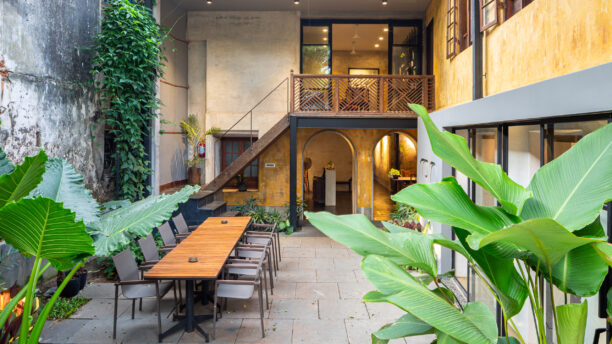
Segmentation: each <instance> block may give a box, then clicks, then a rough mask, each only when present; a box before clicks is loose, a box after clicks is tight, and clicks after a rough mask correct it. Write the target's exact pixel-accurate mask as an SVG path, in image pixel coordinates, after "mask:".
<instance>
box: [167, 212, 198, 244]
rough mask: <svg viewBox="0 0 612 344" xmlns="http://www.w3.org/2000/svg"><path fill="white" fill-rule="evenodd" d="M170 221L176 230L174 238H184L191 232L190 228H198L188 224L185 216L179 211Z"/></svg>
mask: <svg viewBox="0 0 612 344" xmlns="http://www.w3.org/2000/svg"><path fill="white" fill-rule="evenodd" d="M172 223H174V228H176V231H177V234H176V238H177V239H179V238H180V240H182V239H184V238H186V237H187V236H189V234H191V231H192V230H194V229H196V228H198V226H197V225H194V226H188V225H187V221H185V218H184V217H183V214H182V213H179V214H178V215H176V216H174V217H173V218H172Z"/></svg>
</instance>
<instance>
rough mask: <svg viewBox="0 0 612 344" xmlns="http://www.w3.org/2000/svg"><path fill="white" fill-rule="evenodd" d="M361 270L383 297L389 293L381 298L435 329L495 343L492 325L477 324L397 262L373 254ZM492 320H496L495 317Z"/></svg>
mask: <svg viewBox="0 0 612 344" xmlns="http://www.w3.org/2000/svg"><path fill="white" fill-rule="evenodd" d="M361 267H362V269H363V272H364V274H365V275H366V277H367V279H368V280H369V281H370V282H371V283H372V284H373V285H374V286H375V287H376V288H378V289H379V290H380V291H381V293H382V294H387V295H379V297H380V298H384V299H385V300H386V301H387V302H390V303H392V304H394V305H396V306H398V307H400V308H402V309H403V310H405V311H406V312H408V313H410V314H412V315H414V316H415V317H416V318H418V319H420V320H422V321H423V322H425V323H427V324H429V325H430V326H432V327H433V328H436V329H439V330H440V331H442V332H444V333H447V334H449V335H451V336H452V337H453V338H456V339H457V340H461V341H464V342H468V343H475V344H478V343H494V342H495V340H496V336H495V335H493V336H491V334H490V333H489V326H488V323H487V324H482V323H475V322H474V321H473V320H472V319H471V318H469V317H467V316H466V315H465V314H463V313H461V312H460V311H459V310H458V309H457V308H455V307H453V306H452V305H450V304H449V303H448V302H447V301H446V300H444V299H443V298H442V297H440V296H438V295H436V294H434V293H433V292H432V291H430V290H429V289H427V288H426V287H425V286H423V285H422V284H421V283H419V282H418V281H417V280H416V279H415V278H414V277H413V276H412V275H411V274H410V273H408V272H407V271H406V270H404V269H402V268H400V267H399V266H398V265H396V264H395V263H394V262H393V261H391V260H389V259H387V258H385V257H381V256H376V255H370V256H367V257H366V258H364V260H363V261H362V263H361ZM480 320H482V318H481V319H480ZM490 321H493V322H494V321H495V320H494V318H493V317H492V316H491V320H490Z"/></svg>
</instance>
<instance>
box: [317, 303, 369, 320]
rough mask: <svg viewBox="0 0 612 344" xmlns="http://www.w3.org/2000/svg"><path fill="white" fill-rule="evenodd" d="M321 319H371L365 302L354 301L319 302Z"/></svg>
mask: <svg viewBox="0 0 612 344" xmlns="http://www.w3.org/2000/svg"><path fill="white" fill-rule="evenodd" d="M319 319H329V320H339V319H369V317H368V311H367V309H366V306H365V304H364V303H363V302H361V301H359V300H357V299H352V300H332V299H329V300H322V301H320V302H319Z"/></svg>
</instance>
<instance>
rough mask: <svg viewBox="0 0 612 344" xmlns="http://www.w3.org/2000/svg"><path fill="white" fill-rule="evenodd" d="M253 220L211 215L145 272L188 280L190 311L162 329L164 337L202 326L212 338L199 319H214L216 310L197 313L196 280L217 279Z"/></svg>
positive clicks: (156, 277) (159, 277) (157, 277)
mask: <svg viewBox="0 0 612 344" xmlns="http://www.w3.org/2000/svg"><path fill="white" fill-rule="evenodd" d="M250 223H251V217H250V216H239V217H209V218H208V219H206V221H204V222H202V224H201V225H200V226H198V228H197V229H195V230H194V231H193V232H191V234H190V235H189V236H188V237H187V238H185V239H184V240H182V241H181V242H180V244H178V245H177V246H176V247H175V248H174V249H173V250H172V251H170V252H169V253H168V254H167V255H166V256H164V257H163V258H162V259H161V260H160V261H159V262H158V263H157V264H155V265H154V266H153V268H151V269H150V270H149V271H147V272H146V273H145V274H144V278H145V279H147V280H185V281H186V284H187V286H186V315H185V317H184V318H183V319H182V320H181V321H180V322H179V323H178V324H176V325H174V326H173V327H172V328H170V329H168V330H167V331H166V332H164V333H162V334H161V335H160V338H159V340H160V341H161V340H162V339H163V338H164V337H166V336H168V335H170V334H172V333H174V332H176V331H178V330H180V329H181V328H185V331H186V332H193V330H194V329H196V330H198V331H199V332H200V333H202V335H203V336H204V338H205V339H206V342H208V340H209V339H208V334H207V333H206V332H205V331H204V330H202V328H201V327H200V326H198V323H199V322H201V321H204V320H207V319H212V314H206V315H195V314H194V311H193V303H194V301H193V290H194V281H197V280H215V279H217V276H219V273H220V272H221V269H222V268H223V265H224V264H225V262H226V260H227V258H228V257H229V255H230V254H231V252H232V250H233V249H234V247H235V246H236V244H237V243H238V240H239V239H240V238H241V237H242V234H243V233H244V231H245V230H246V229H247V227H248V226H249V225H250ZM190 260H192V261H190ZM214 311H215V310H213V312H214Z"/></svg>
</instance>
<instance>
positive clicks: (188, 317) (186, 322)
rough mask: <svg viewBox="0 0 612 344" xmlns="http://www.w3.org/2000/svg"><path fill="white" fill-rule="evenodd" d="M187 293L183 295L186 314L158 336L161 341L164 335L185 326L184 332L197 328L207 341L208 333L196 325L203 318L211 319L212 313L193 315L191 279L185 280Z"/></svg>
mask: <svg viewBox="0 0 612 344" xmlns="http://www.w3.org/2000/svg"><path fill="white" fill-rule="evenodd" d="M186 282H187V283H186V284H187V288H186V289H187V290H186V292H187V295H185V302H186V305H185V308H186V314H185V317H184V318H183V319H182V320H181V321H180V322H179V323H178V324H176V325H174V326H173V327H172V328H170V329H169V330H168V331H166V332H164V333H162V334H161V335H160V336H159V340H160V341H161V340H162V339H163V338H164V337H166V336H168V335H170V334H172V333H174V332H176V331H178V330H179V329H181V328H185V332H193V330H194V329H196V330H198V332H200V333H201V334H202V335H203V336H204V338H205V340H206V342H207V343H208V340H209V339H208V334H207V333H206V332H205V331H204V330H203V329H202V328H200V326H198V323H199V322H201V321H204V320H208V319H212V318H213V316H212V314H205V315H194V314H193V313H194V311H193V280H187V281H186ZM178 318H179V319H181V318H182V317H180V316H179V317H178Z"/></svg>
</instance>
